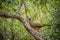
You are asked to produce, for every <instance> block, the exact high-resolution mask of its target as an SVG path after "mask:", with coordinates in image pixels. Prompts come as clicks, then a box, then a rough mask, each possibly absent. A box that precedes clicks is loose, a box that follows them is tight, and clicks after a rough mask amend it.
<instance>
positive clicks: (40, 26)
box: [29, 18, 51, 30]
mask: <svg viewBox="0 0 60 40" xmlns="http://www.w3.org/2000/svg"><path fill="white" fill-rule="evenodd" d="M29 24H30V26H31V27H32V28H34V29H35V30H39V29H40V28H42V27H44V26H51V25H50V24H39V23H32V19H31V18H29Z"/></svg>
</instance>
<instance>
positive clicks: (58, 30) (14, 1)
mask: <svg viewBox="0 0 60 40" xmlns="http://www.w3.org/2000/svg"><path fill="white" fill-rule="evenodd" d="M24 1H25V5H26V8H27V13H26V11H25V6H24V5H22V6H21V8H19V6H20V3H21V0H3V1H1V2H0V5H1V6H0V13H12V14H15V13H17V12H18V10H19V9H20V10H19V12H20V14H21V16H22V17H24V18H25V19H26V14H27V15H28V16H29V17H31V18H32V21H33V22H38V23H42V24H53V26H49V27H47V26H45V27H43V28H41V29H40V32H39V35H40V36H41V37H42V38H44V39H45V40H59V39H60V37H59V36H60V27H59V26H60V25H56V24H60V18H59V17H60V3H59V2H60V1H59V0H24ZM11 24H13V26H12V27H11ZM2 28H5V29H6V31H8V32H11V28H12V29H13V33H14V34H15V40H35V39H34V38H33V37H32V36H31V35H30V34H29V33H28V32H27V31H26V29H25V28H24V26H23V25H22V23H21V22H19V21H18V20H16V19H14V21H13V22H12V19H7V18H0V29H2ZM6 36H7V35H6ZM9 36H10V37H9V38H8V37H7V39H11V35H9Z"/></svg>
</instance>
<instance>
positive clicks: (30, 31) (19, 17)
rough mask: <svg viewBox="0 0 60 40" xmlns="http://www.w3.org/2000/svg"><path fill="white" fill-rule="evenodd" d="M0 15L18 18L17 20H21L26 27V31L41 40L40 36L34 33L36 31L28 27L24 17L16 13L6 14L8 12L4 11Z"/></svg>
mask: <svg viewBox="0 0 60 40" xmlns="http://www.w3.org/2000/svg"><path fill="white" fill-rule="evenodd" d="M0 17H5V18H15V19H18V20H19V21H21V22H22V23H23V25H24V27H25V28H26V29H27V31H28V32H29V33H31V34H32V36H33V37H34V38H35V39H36V40H42V38H41V37H39V36H38V35H37V34H36V31H35V30H34V29H32V28H31V27H30V25H29V23H27V22H26V20H25V19H24V18H22V17H21V16H20V15H18V14H8V13H5V14H0Z"/></svg>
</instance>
